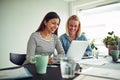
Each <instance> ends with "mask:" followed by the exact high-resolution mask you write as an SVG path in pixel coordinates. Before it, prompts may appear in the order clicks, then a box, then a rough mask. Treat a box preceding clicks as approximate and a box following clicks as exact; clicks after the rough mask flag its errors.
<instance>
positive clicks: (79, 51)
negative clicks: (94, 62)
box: [66, 40, 89, 62]
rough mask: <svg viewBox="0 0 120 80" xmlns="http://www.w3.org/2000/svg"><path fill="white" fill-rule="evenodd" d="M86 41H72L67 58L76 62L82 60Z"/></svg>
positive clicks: (86, 45)
mask: <svg viewBox="0 0 120 80" xmlns="http://www.w3.org/2000/svg"><path fill="white" fill-rule="evenodd" d="M88 44H89V42H88V41H78V40H73V41H72V42H71V44H70V47H69V49H68V52H67V55H66V56H67V57H69V58H72V59H73V60H75V61H76V62H78V61H79V60H81V59H82V57H83V55H84V53H85V51H86V48H87V47H88Z"/></svg>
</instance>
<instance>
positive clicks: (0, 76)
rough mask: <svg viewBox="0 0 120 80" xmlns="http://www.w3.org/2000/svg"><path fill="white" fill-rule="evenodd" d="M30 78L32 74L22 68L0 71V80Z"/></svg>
mask: <svg viewBox="0 0 120 80" xmlns="http://www.w3.org/2000/svg"><path fill="white" fill-rule="evenodd" d="M30 77H32V74H31V73H30V72H29V71H28V69H27V68H24V67H19V68H15V69H8V70H1V71H0V80H11V79H22V78H30Z"/></svg>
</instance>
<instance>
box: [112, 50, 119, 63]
mask: <svg viewBox="0 0 120 80" xmlns="http://www.w3.org/2000/svg"><path fill="white" fill-rule="evenodd" d="M111 56H112V60H113V61H114V62H117V61H118V59H119V50H111Z"/></svg>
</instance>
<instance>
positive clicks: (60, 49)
mask: <svg viewBox="0 0 120 80" xmlns="http://www.w3.org/2000/svg"><path fill="white" fill-rule="evenodd" d="M54 42H55V49H56V50H57V53H58V54H57V55H56V56H54V60H58V61H59V60H60V58H61V57H63V56H65V52H64V49H63V47H62V44H61V42H60V40H59V38H58V37H57V36H56V35H54Z"/></svg>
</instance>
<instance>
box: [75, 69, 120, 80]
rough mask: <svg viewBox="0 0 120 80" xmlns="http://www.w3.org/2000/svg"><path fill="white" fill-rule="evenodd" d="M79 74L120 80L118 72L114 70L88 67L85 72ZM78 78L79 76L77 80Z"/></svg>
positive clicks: (119, 72)
mask: <svg viewBox="0 0 120 80" xmlns="http://www.w3.org/2000/svg"><path fill="white" fill-rule="evenodd" d="M81 74H82V75H87V76H94V77H102V78H109V79H116V80H120V70H115V69H108V68H96V67H90V68H88V69H86V70H83V71H82V72H81ZM79 78H80V75H79V76H78V77H77V80H79Z"/></svg>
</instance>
